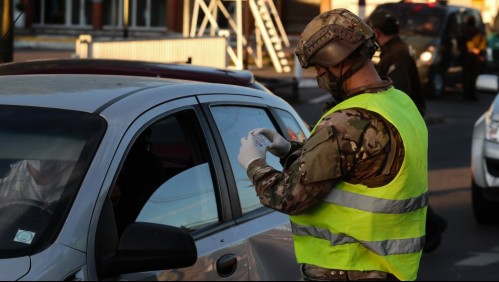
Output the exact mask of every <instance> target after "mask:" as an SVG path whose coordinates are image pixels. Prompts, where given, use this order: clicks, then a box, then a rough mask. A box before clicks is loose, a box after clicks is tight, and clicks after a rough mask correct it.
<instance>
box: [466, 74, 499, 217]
mask: <svg viewBox="0 0 499 282" xmlns="http://www.w3.org/2000/svg"><path fill="white" fill-rule="evenodd" d="M476 87H477V90H478V91H482V92H492V93H494V94H495V93H498V91H499V87H498V76H496V75H492V74H482V75H480V76H479V77H478V79H477V82H476ZM471 172H472V187H471V190H472V194H471V195H472V204H473V213H474V216H475V219H476V220H477V221H478V222H479V223H498V222H499V95H496V97H495V99H494V101H493V102H492V104H491V105H490V108H489V109H488V110H487V112H485V113H484V114H483V115H482V116H481V117H480V118H479V119H478V120H477V121H476V122H475V125H474V127H473V139H472V144H471Z"/></svg>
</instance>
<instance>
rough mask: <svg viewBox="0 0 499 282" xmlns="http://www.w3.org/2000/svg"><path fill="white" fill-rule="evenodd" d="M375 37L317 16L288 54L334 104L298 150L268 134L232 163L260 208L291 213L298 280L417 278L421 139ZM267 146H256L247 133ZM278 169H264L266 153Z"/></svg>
mask: <svg viewBox="0 0 499 282" xmlns="http://www.w3.org/2000/svg"><path fill="white" fill-rule="evenodd" d="M376 48H377V45H376V43H375V41H374V32H373V30H372V29H371V28H370V27H369V26H368V25H367V24H366V23H365V22H364V21H363V20H362V19H360V18H359V17H358V16H356V15H355V14H353V13H351V12H350V11H348V10H346V9H333V10H331V11H328V12H324V13H322V14H320V15H318V16H317V17H315V18H314V19H312V21H311V22H310V23H309V24H308V25H307V26H306V27H305V29H304V31H303V32H302V34H301V37H300V40H299V42H298V45H297V47H296V49H295V53H296V55H297V58H298V60H299V62H300V64H301V66H302V68H308V67H314V68H315V69H316V72H317V81H318V84H319V87H321V88H323V89H325V90H327V91H328V92H330V93H331V94H332V97H333V99H334V100H335V101H336V105H335V106H333V108H331V109H330V110H329V111H327V112H326V113H325V114H324V115H323V116H322V118H321V119H320V120H319V122H318V123H317V125H316V126H315V127H314V129H313V130H312V132H311V135H310V137H309V138H308V139H307V140H305V141H304V142H303V143H300V142H293V141H291V142H290V141H288V140H286V139H285V138H284V137H283V136H281V135H280V134H279V133H278V132H277V131H275V130H274V129H269V128H256V129H254V130H251V131H250V132H249V133H248V135H247V136H246V137H244V138H242V139H241V147H240V152H239V156H238V160H239V163H240V164H241V165H242V166H243V167H244V168H245V169H246V171H247V174H248V177H249V179H250V180H251V181H252V183H253V185H254V187H255V189H256V193H257V195H258V197H259V198H260V202H261V203H262V204H263V205H265V206H267V207H270V208H272V209H275V210H277V211H280V212H282V213H285V214H289V215H290V220H291V229H292V232H293V235H294V237H293V238H294V247H295V253H296V259H297V262H298V263H299V264H301V272H302V275H303V278H304V279H305V280H359V281H361V280H371V281H376V280H378V281H386V280H415V279H416V278H417V273H418V269H419V263H420V259H421V255H422V251H423V245H424V238H425V225H426V220H425V218H426V207H427V202H428V183H427V180H428V175H427V162H428V151H427V150H428V131H427V128H426V124H425V122H424V120H423V118H422V116H421V115H420V113H419V111H418V109H417V107H416V105H415V104H414V102H413V101H412V100H411V99H410V98H409V97H408V96H407V95H403V93H402V92H401V91H400V90H397V89H395V88H394V87H393V85H392V82H391V80H390V79H389V78H387V79H383V78H381V77H380V76H379V75H378V73H377V71H376V69H375V67H374V65H373V63H372V61H371V59H372V56H373V54H374V52H375V51H376ZM257 134H262V135H264V136H265V137H266V138H268V139H269V140H270V142H271V144H270V145H268V146H267V147H266V148H261V147H258V146H257V145H256V143H255V138H256V137H255V135H257ZM267 151H268V152H269V153H271V154H273V155H275V156H278V157H279V158H280V161H281V163H282V165H283V170H282V171H279V170H276V169H275V168H273V167H272V166H270V165H269V164H267V162H266V160H265V156H266V152H267Z"/></svg>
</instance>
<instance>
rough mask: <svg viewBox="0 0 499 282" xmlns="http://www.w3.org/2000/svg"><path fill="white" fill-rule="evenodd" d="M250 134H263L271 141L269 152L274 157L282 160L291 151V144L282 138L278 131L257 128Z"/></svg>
mask: <svg viewBox="0 0 499 282" xmlns="http://www.w3.org/2000/svg"><path fill="white" fill-rule="evenodd" d="M250 134H253V135H257V134H263V135H264V136H265V137H267V139H269V140H270V142H271V144H270V145H268V146H267V150H268V151H269V152H270V153H272V154H273V155H274V156H276V157H279V158H282V157H284V156H285V155H286V154H287V153H288V152H289V150H290V149H291V143H290V142H289V141H288V140H286V139H285V138H284V137H282V136H281V135H280V134H279V133H277V131H275V130H274V129H270V128H255V129H253V130H251V131H250Z"/></svg>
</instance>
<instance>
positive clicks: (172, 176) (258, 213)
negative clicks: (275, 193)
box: [95, 96, 305, 281]
mask: <svg viewBox="0 0 499 282" xmlns="http://www.w3.org/2000/svg"><path fill="white" fill-rule="evenodd" d="M234 97H239V96H230V97H229V98H230V99H228V100H227V97H225V98H220V99H221V100H223V101H225V102H224V103H225V106H223V105H222V104H220V105H218V106H217V107H216V109H215V110H214V111H213V112H214V113H212V111H211V110H210V109H209V107H210V106H208V105H204V106H203V109H201V106H200V105H198V104H197V102H196V101H195V100H194V99H193V98H188V99H182V100H177V101H175V102H170V103H166V104H163V105H161V106H158V107H156V108H154V109H152V110H150V111H148V112H147V113H144V114H143V115H141V117H140V118H139V119H137V120H136V121H135V122H134V123H133V124H132V125H131V126H130V128H129V130H128V131H127V133H126V135H125V137H124V138H123V142H122V144H121V145H120V149H119V150H118V151H123V152H126V153H125V154H123V157H121V158H118V157H117V158H116V160H115V161H114V162H119V165H112V166H116V167H119V169H118V170H117V171H116V173H115V176H114V177H113V180H112V183H113V184H112V188H111V189H109V192H108V194H109V195H108V197H109V201H110V202H112V205H113V211H114V217H115V222H116V226H117V233H118V236H119V235H120V233H121V232H123V230H124V229H125V228H126V226H127V225H129V224H131V223H132V222H148V223H156V224H164V225H171V226H176V227H180V228H182V229H184V230H186V231H188V232H190V233H191V235H192V236H193V237H194V239H195V240H196V246H197V250H198V260H197V262H196V263H195V264H194V265H193V266H192V267H188V268H184V269H174V270H164V271H158V272H147V273H131V274H124V275H121V276H119V277H112V278H113V279H127V280H129V279H133V280H145V279H158V280H204V281H207V280H225V279H230V280H252V279H255V278H256V279H265V278H269V277H270V278H275V276H273V275H275V274H273V272H276V271H277V272H279V274H278V275H281V276H277V277H292V279H295V278H297V277H298V276H296V274H298V273H297V272H294V270H296V271H297V270H298V267H297V266H296V262H295V260H294V252H293V246H292V240H291V233H290V229H289V225H287V224H288V223H289V219H288V218H287V216H285V215H283V214H280V213H277V212H273V211H271V210H269V209H267V208H264V207H262V206H261V205H260V203H259V201H258V198H257V197H256V194H255V192H254V189H252V188H251V187H250V186H251V185H250V184H249V181H248V180H247V176H245V175H244V172H242V168H240V166H239V167H238V164H237V153H238V149H239V141H240V137H236V136H235V135H232V133H235V132H238V133H237V134H242V133H244V135H246V134H247V131H249V129H250V127H253V126H254V127H259V126H269V127H275V126H276V125H278V124H283V123H285V122H287V123H288V124H289V126H288V128H289V130H291V131H292V132H293V134H294V136H295V138H296V136H305V133H303V132H302V131H301V130H300V129H301V127H302V125H300V124H298V123H294V124H293V122H290V120H294V119H295V118H294V117H293V115H291V114H289V113H287V112H286V111H283V110H280V111H282V113H281V115H282V116H283V119H282V120H281V119H279V120H276V118H275V116H278V115H279V114H276V113H272V111H270V110H269V109H268V107H267V106H266V105H264V104H262V103H261V101H259V99H255V98H246V99H249V100H252V99H253V100H254V101H253V104H251V103H249V104H248V103H247V102H244V103H241V101H233V100H231V99H234ZM227 101H230V103H229V104H230V108H229V109H228V108H227V107H226V106H227ZM256 101H259V104H255V102H256ZM241 104H243V105H245V106H244V107H240V105H241ZM247 105H252V106H251V107H247ZM248 110H250V112H248ZM253 112H255V113H256V112H258V113H260V118H254V117H253V118H251V117H252V116H253V115H249V116H248V115H247V114H248V113H250V114H251V113H253ZM234 115H235V116H239V117H244V116H246V117H250V119H252V120H254V122H253V123H252V124H249V123H247V118H246V119H233V118H231V117H233V116H234ZM206 117H208V119H207V118H206ZM290 117H291V119H290ZM221 120H223V121H229V120H232V121H233V123H232V124H231V123H230V122H229V124H221V123H220V121H221ZM283 120H284V121H285V122H283ZM215 121H218V122H219V124H217V123H216V122H215ZM225 125H229V127H228V128H229V129H230V130H228V131H227V130H226V129H227V128H224V126H225ZM283 128H284V127H283ZM233 130H236V131H233ZM291 131H290V132H291ZM227 133H229V136H234V138H232V137H231V139H230V140H227V139H225V140H224V138H225V137H226V136H227V135H226V134H227ZM222 137H223V138H222ZM241 137H242V136H241ZM127 140H128V141H127ZM224 142H229V143H227V144H228V145H227V146H225V143H224ZM272 159H273V160H272ZM268 160H269V162H270V163H272V164H273V165H275V166H276V168H280V164H279V163H278V160H277V158H275V157H274V158H273V157H269V159H268ZM236 183H237V184H236ZM236 186H237V188H236ZM104 231H105V230H97V233H98V234H99V233H102V232H104ZM96 238H97V239H96V241H98V242H96V243H95V246H96V247H95V249H96V250H95V256H96V260H99V259H98V258H97V257H98V256H102V254H105V253H106V252H105V251H103V250H102V249H103V248H104V249H105V247H102V246H103V245H105V244H103V243H102V242H101V243H99V241H100V240H99V236H97V237H96ZM262 250H263V251H267V252H269V253H270V254H271V255H270V256H269V255H262ZM272 250H273V251H272ZM272 258H275V259H277V260H272ZM276 261H280V262H281V264H279V266H272V263H271V262H273V263H275V262H276ZM264 262H266V263H264ZM283 262H285V263H283ZM262 263H264V264H267V265H269V266H271V267H270V268H262V267H261V264H262ZM289 265H292V268H291V269H292V270H289V269H287V270H285V268H288V267H289ZM96 268H97V270H96V272H97V273H102V271H99V267H96ZM271 268H273V269H274V270H275V271H270V272H269V269H271ZM280 270H282V271H280ZM290 273H291V274H293V273H294V274H293V275H291V276H289V274H290ZM103 278H105V277H104V276H102V275H100V276H99V279H103Z"/></svg>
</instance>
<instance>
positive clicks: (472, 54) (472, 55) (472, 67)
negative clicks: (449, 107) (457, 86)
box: [464, 16, 487, 101]
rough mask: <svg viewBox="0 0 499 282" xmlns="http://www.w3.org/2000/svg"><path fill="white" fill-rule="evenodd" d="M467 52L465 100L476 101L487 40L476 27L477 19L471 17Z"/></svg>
mask: <svg viewBox="0 0 499 282" xmlns="http://www.w3.org/2000/svg"><path fill="white" fill-rule="evenodd" d="M464 40H465V42H466V51H465V54H464V60H465V64H464V66H465V68H464V99H465V100H469V101H476V100H478V97H477V96H476V89H475V83H476V79H477V77H478V75H479V74H480V72H481V71H482V68H483V65H484V63H485V50H486V48H487V38H486V37H485V34H483V32H481V30H480V29H479V28H478V27H477V25H476V20H475V17H473V16H469V17H468V18H467V20H466V28H465V29H464Z"/></svg>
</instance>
